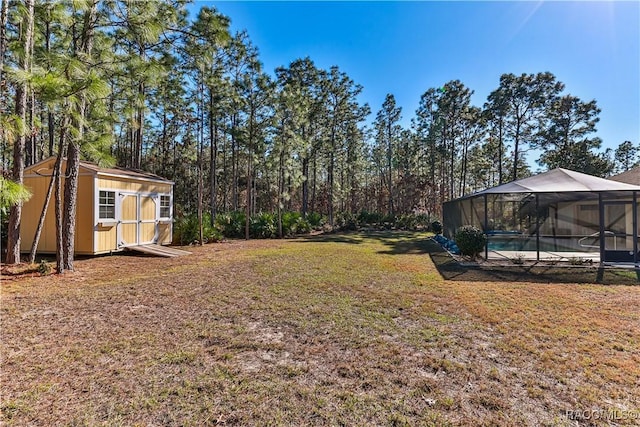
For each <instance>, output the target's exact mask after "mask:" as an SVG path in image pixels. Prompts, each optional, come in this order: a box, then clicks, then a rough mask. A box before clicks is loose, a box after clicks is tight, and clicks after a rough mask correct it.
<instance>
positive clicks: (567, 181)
mask: <svg viewBox="0 0 640 427" xmlns="http://www.w3.org/2000/svg"><path fill="white" fill-rule="evenodd" d="M633 190H636V191H640V186H638V185H631V184H626V183H623V182H616V181H612V180H609V179H604V178H598V177H597V176H593V175H587V174H585V173H580V172H576V171H572V170H568V169H562V168H557V169H553V170H550V171H548V172H543V173H540V174H538V175H534V176H530V177H528V178H523V179H519V180H517V181H513V182H509V183H507V184H502V185H498V186H497V187H493V188H488V189H486V190H483V191H479V192H477V193H474V194H470V195H468V196H465V197H464V198H468V197H476V196H480V195H483V194H508V193H568V192H587V191H592V192H598V191H633Z"/></svg>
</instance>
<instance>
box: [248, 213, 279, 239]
mask: <svg viewBox="0 0 640 427" xmlns="http://www.w3.org/2000/svg"><path fill="white" fill-rule="evenodd" d="M276 222H277V221H276V216H275V215H274V214H272V213H268V212H260V213H259V214H257V215H254V216H252V217H251V225H250V229H249V234H250V235H251V237H254V238H258V239H271V238H273V237H275V236H276V228H277V227H276Z"/></svg>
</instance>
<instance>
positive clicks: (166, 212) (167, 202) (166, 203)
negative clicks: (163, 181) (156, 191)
mask: <svg viewBox="0 0 640 427" xmlns="http://www.w3.org/2000/svg"><path fill="white" fill-rule="evenodd" d="M170 217H171V196H160V218H170Z"/></svg>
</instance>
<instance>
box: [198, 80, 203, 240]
mask: <svg viewBox="0 0 640 427" xmlns="http://www.w3.org/2000/svg"><path fill="white" fill-rule="evenodd" d="M199 89H200V96H199V100H198V111H197V114H198V240H200V246H202V245H204V227H203V224H202V222H203V218H202V216H203V212H202V199H203V194H202V193H204V177H203V175H204V170H203V163H204V161H203V157H204V88H203V87H202V80H201V81H200V88H199Z"/></svg>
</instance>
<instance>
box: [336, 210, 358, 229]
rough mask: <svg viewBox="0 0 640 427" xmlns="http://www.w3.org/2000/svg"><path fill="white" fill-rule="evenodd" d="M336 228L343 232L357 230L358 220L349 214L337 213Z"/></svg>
mask: <svg viewBox="0 0 640 427" xmlns="http://www.w3.org/2000/svg"><path fill="white" fill-rule="evenodd" d="M335 224H336V227H337V228H338V229H339V230H344V231H356V230H358V220H357V218H356V216H355V215H354V214H352V213H351V212H338V213H337V214H336V222H335Z"/></svg>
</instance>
